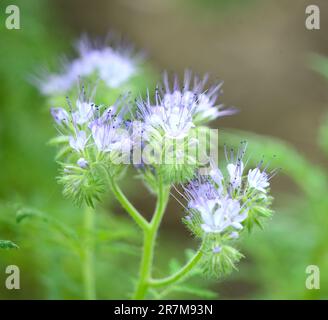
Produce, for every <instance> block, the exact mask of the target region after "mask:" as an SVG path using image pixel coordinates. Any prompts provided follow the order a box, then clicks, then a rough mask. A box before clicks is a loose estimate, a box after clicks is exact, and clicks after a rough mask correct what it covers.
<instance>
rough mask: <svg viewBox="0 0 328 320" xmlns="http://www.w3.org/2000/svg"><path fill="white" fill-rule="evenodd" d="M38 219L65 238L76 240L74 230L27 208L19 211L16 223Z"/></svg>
mask: <svg viewBox="0 0 328 320" xmlns="http://www.w3.org/2000/svg"><path fill="white" fill-rule="evenodd" d="M33 218H34V219H39V220H40V221H42V222H44V223H46V224H48V225H49V226H51V227H53V228H54V229H56V230H57V231H59V232H60V233H61V234H63V235H64V236H65V237H67V238H70V239H77V235H76V233H75V232H74V230H72V229H70V228H69V227H67V226H66V225H64V224H62V223H61V222H59V221H57V220H56V219H54V218H52V217H49V216H47V215H45V214H44V213H42V212H40V211H37V210H35V209H29V208H22V209H19V210H18V212H17V214H16V222H17V223H21V222H22V221H23V220H25V219H33Z"/></svg>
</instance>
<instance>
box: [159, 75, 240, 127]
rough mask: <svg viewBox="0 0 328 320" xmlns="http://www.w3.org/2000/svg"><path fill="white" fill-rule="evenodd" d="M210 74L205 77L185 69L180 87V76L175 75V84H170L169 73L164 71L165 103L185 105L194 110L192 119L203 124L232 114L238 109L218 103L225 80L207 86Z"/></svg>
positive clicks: (184, 106) (163, 92)
mask: <svg viewBox="0 0 328 320" xmlns="http://www.w3.org/2000/svg"><path fill="white" fill-rule="evenodd" d="M207 81H208V75H205V76H204V77H203V78H199V77H197V76H194V77H193V75H192V72H191V71H190V70H186V71H185V75H184V79H183V85H182V86H181V87H180V83H179V80H178V77H177V76H175V78H174V82H173V86H170V82H169V79H168V75H167V73H164V77H163V86H162V96H163V101H164V105H167V104H168V105H174V106H180V107H181V106H183V108H186V109H189V110H192V121H193V123H195V124H202V123H205V122H208V121H212V120H214V119H216V118H219V117H223V116H227V115H232V114H234V113H236V109H234V108H230V109H225V108H224V107H223V105H222V104H217V99H218V97H219V96H220V94H221V93H222V90H221V87H222V84H223V82H220V83H218V84H216V85H213V86H210V87H209V88H206V83H207Z"/></svg>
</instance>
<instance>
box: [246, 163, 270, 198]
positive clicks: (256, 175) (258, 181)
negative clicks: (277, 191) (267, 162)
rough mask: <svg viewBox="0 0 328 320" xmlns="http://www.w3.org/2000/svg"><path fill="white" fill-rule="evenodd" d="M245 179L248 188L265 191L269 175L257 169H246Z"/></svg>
mask: <svg viewBox="0 0 328 320" xmlns="http://www.w3.org/2000/svg"><path fill="white" fill-rule="evenodd" d="M247 180H248V184H249V186H250V188H254V189H256V190H259V191H262V192H264V193H266V192H267V189H266V188H267V187H269V185H270V183H269V175H268V174H267V173H266V172H265V171H262V172H261V170H260V169H259V168H255V169H250V170H249V171H248V175H247Z"/></svg>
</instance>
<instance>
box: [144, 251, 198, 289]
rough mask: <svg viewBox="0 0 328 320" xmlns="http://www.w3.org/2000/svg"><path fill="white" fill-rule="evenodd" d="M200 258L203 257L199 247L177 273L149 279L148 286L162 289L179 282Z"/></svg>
mask: <svg viewBox="0 0 328 320" xmlns="http://www.w3.org/2000/svg"><path fill="white" fill-rule="evenodd" d="M202 256H203V251H202V247H201V248H200V249H199V250H198V251H197V252H196V253H195V255H194V256H193V257H192V258H191V259H190V260H189V261H188V262H187V263H186V264H185V265H184V266H183V267H182V268H181V269H180V270H179V271H177V272H176V273H174V274H172V275H170V276H168V277H165V278H163V279H151V280H150V281H149V285H150V286H152V287H163V286H168V285H171V284H173V283H175V282H177V281H179V280H180V279H182V278H183V277H184V276H186V275H187V274H188V273H189V272H190V271H191V270H192V269H193V268H194V267H195V266H196V265H197V263H198V262H199V261H200V259H201V258H202Z"/></svg>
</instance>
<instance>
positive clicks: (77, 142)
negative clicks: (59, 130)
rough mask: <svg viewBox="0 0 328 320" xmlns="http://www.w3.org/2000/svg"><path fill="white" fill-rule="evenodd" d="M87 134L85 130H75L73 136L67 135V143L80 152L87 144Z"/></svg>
mask: <svg viewBox="0 0 328 320" xmlns="http://www.w3.org/2000/svg"><path fill="white" fill-rule="evenodd" d="M87 141H88V139H87V135H86V133H85V131H78V132H76V135H75V136H70V137H69V145H70V146H71V148H73V149H74V150H76V151H78V152H82V151H83V150H84V148H85V146H86V144H87Z"/></svg>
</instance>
